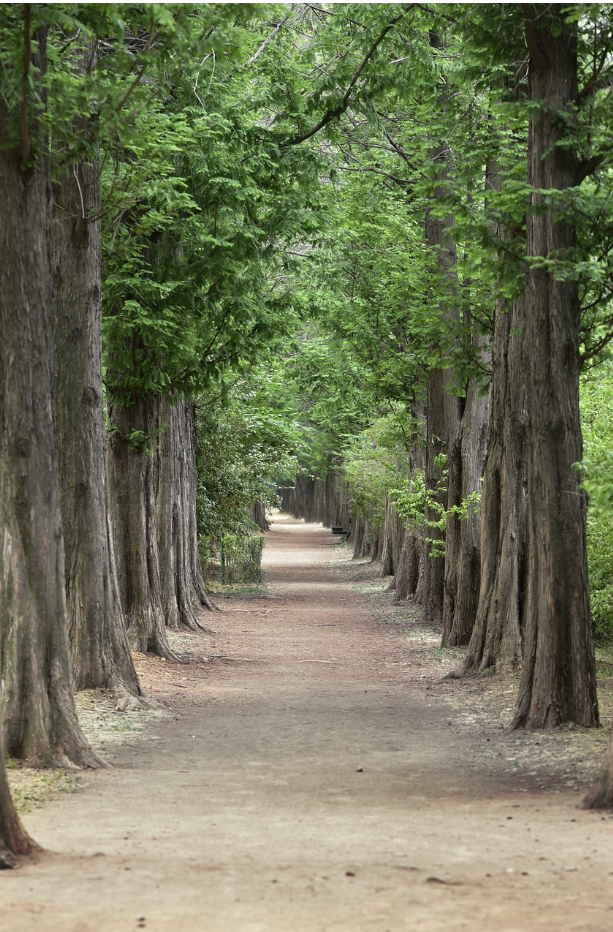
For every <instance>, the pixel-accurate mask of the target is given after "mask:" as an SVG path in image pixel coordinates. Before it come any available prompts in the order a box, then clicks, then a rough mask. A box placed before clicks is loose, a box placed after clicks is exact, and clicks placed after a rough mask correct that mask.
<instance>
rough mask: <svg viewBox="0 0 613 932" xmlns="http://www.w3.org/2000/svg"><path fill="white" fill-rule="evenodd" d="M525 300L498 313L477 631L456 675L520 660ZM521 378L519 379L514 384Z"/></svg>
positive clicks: (524, 553) (499, 308)
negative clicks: (522, 375)
mask: <svg viewBox="0 0 613 932" xmlns="http://www.w3.org/2000/svg"><path fill="white" fill-rule="evenodd" d="M524 307H525V306H524V302H523V299H520V300H518V301H516V302H513V303H512V304H511V305H510V307H509V308H508V309H506V308H505V307H504V306H503V305H502V303H499V304H498V305H497V307H496V313H495V318H494V337H493V343H492V415H491V419H490V428H489V434H488V449H487V458H486V462H485V468H484V480H483V497H482V500H481V553H482V563H481V577H480V586H479V602H478V606H477V616H476V621H475V626H474V628H473V631H472V635H471V639H470V643H469V646H468V651H467V654H466V658H465V660H464V663H463V665H462V667H461V668H460V670H459V671H458V674H459V675H461V674H463V673H470V672H476V671H478V670H485V669H487V668H489V667H492V666H494V667H495V668H496V669H497V670H501V669H505V668H512V667H515V666H517V665H518V664H519V662H520V661H521V657H522V632H523V630H524V620H525V598H524V585H525V578H526V559H527V498H526V484H527V461H526V444H527V429H528V428H527V411H526V397H525V395H526V381H525V379H523V378H522V377H521V373H522V371H523V356H522V349H523V339H524V336H523V327H524V321H525V310H524ZM518 376H519V377H518Z"/></svg>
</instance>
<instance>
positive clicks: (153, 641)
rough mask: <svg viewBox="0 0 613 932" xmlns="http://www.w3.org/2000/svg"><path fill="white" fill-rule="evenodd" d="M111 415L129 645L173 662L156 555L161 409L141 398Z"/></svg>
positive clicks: (114, 515)
mask: <svg viewBox="0 0 613 932" xmlns="http://www.w3.org/2000/svg"><path fill="white" fill-rule="evenodd" d="M109 414H110V420H111V430H112V432H111V438H110V444H109V479H110V490H111V495H110V500H111V520H112V527H113V538H114V541H115V553H116V562H117V570H118V581H119V592H120V596H121V602H122V605H123V608H124V611H125V613H126V623H127V633H128V640H129V642H130V643H131V645H132V646H133V648H134V649H136V650H138V651H142V652H148V651H149V652H151V653H153V654H159V655H160V656H161V657H166V658H167V659H173V657H174V655H173V653H172V651H171V649H170V646H169V644H168V638H167V635H166V627H165V623H164V622H165V618H164V608H163V605H162V591H161V580H160V561H159V552H158V521H157V496H156V493H157V474H156V473H157V469H156V456H155V452H154V449H153V447H154V446H155V445H157V442H158V440H157V436H158V432H159V430H160V428H161V422H160V410H159V405H158V404H157V399H156V398H151V399H137V400H136V401H135V402H134V404H132V405H130V406H128V407H119V406H117V405H114V406H112V407H111V409H110V412H109ZM134 432H138V433H137V435H135V434H134ZM135 436H136V438H140V440H138V439H134V438H135ZM131 437H132V439H130V438H131ZM142 438H145V439H144V440H143V439H142Z"/></svg>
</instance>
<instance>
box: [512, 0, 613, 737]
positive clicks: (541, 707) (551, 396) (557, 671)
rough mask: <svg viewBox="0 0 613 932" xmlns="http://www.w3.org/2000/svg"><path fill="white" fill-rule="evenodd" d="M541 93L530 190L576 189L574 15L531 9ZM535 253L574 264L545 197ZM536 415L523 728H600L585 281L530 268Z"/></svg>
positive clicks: (564, 230)
mask: <svg viewBox="0 0 613 932" xmlns="http://www.w3.org/2000/svg"><path fill="white" fill-rule="evenodd" d="M527 10H528V12H527V14H526V16H527V20H526V38H527V43H528V48H529V51H530V71H529V93H530V98H531V100H533V101H539V102H542V103H541V104H540V106H539V107H538V109H536V110H532V117H531V120H530V156H529V181H530V183H531V184H532V185H534V186H535V187H536V188H541V189H542V188H545V189H549V190H551V189H566V188H569V187H571V186H572V185H573V184H574V179H575V174H576V169H577V159H576V155H575V152H574V149H573V146H572V144H570V145H563V146H560V145H558V143H559V142H560V140H562V139H563V137H564V134H565V127H566V125H567V123H566V122H565V121H564V120H562V119H560V116H559V114H560V112H562V111H566V112H567V114H569V116H568V119H570V118H571V117H570V114H571V113H572V105H573V103H574V102H575V100H576V97H577V61H576V38H575V36H574V35H573V33H572V32H571V31H570V30H569V29H568V28H567V26H566V25H565V23H564V22H563V16H562V7H560V6H551V7H549V8H548V10H547V13H546V15H545V16H543V15H541V12H542V11H541V8H540V7H528V8H527ZM532 199H533V204H532V209H530V210H529V212H528V218H527V229H526V233H527V244H526V248H527V256H528V257H532V256H543V257H544V256H550V255H558V256H559V255H562V256H563V255H565V254H566V253H567V252H568V251H569V250H572V249H573V247H574V246H575V241H576V237H575V232H574V230H573V228H572V226H570V224H569V223H567V222H566V221H565V220H564V219H563V217H561V216H560V213H559V210H557V209H556V205H555V204H551V205H549V209H543V208H544V206H545V205H544V197H543V196H542V195H540V194H536V193H535V194H533V196H532ZM525 300H526V329H525V339H524V360H525V369H524V371H523V372H522V373H517V374H516V377H519V378H525V379H526V383H527V384H526V403H527V410H528V424H529V434H528V438H529V442H528V528H529V544H528V578H527V586H526V602H527V605H526V636H525V647H524V661H523V668H522V677H521V683H520V690H519V696H518V701H517V708H516V711H515V715H514V719H513V726H514V727H521V726H524V727H530V728H544V727H551V726H554V725H559V724H560V723H561V722H565V721H573V722H577V723H578V724H581V725H595V724H597V723H598V707H597V700H596V676H595V663H594V652H593V645H592V628H591V623H590V607H589V594H588V576H587V557H586V540H585V539H586V531H585V520H586V496H585V493H584V492H583V490H582V489H581V486H580V483H579V478H578V475H577V472H576V471H575V469H574V468H573V464H574V463H577V462H578V461H580V460H581V458H582V441H581V427H580V422H579V301H578V293H577V284H576V282H574V281H568V280H563V281H558V280H556V277H555V276H554V274H553V273H552V272H551V271H548V270H547V269H545V268H537V267H535V266H534V265H533V264H531V263H530V262H528V265H527V270H526V279H525Z"/></svg>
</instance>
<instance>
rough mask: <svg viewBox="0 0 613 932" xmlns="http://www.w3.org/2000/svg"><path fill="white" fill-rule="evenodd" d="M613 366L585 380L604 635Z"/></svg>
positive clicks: (586, 466) (612, 500) (608, 609)
mask: <svg viewBox="0 0 613 932" xmlns="http://www.w3.org/2000/svg"><path fill="white" fill-rule="evenodd" d="M612 398H613V365H612V364H611V362H610V361H608V362H605V363H603V364H601V365H600V366H598V367H596V368H595V369H594V370H592V371H591V372H590V373H588V374H587V375H586V376H584V378H583V380H582V384H581V416H582V429H583V439H584V460H583V463H582V464H581V466H582V471H583V472H584V475H585V478H584V486H585V488H586V490H587V492H588V494H589V508H588V517H587V548H588V562H589V571H590V601H591V607H592V618H593V621H594V629H595V632H596V635H597V636H598V637H599V639H600V640H611V639H612V638H613V479H612V476H613V412H612V408H611V399H612Z"/></svg>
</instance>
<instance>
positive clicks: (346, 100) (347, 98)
mask: <svg viewBox="0 0 613 932" xmlns="http://www.w3.org/2000/svg"><path fill="white" fill-rule="evenodd" d="M413 6H414V4H411V6H409V7H407V8H406V9H405V10H404V11H403V12H402V13H400V14H399V15H398V16H395V17H394V19H393V20H392V21H391V22H390V23H388V24H387V26H386V27H385V29H383V31H382V32H381V33H379V35H378V36H377V38H376V39H375V41H374V42H373V44H372V45H371V47H370V48H369V50H368V52H367V53H366V55H365V56H364V58H363V59H362V62H361V64H360V67H359V68H358V70H357V71H356V73H355V74H354V76H353V78H352V79H351V81H350V82H349V87H348V88H347V90H346V91H345V95H344V97H343V99H342V101H341V102H340V104H339V105H338V107H334V109H333V110H328V112H327V113H325V114H324V116H323V117H322V118H321V120H320V121H319V123H318V124H317V125H316V126H313V127H312V128H311V129H309V130H307V131H306V133H302V134H301V135H300V136H294V138H293V139H288V140H287V142H284V143H283V145H282V147H283V148H284V149H285V148H287V147H288V146H297V145H298V144H299V143H301V142H305V140H307V139H310V138H311V136H314V135H315V134H316V133H318V132H319V131H320V129H323V128H324V126H327V125H328V123H331V122H332V120H334V119H336V117H339V116H341V115H342V114H343V113H344V112H345V110H346V109H347V107H348V106H349V104H350V102H351V92H352V90H353V89H354V87H355V85H356V84H357V82H358V80H359V78H360V75H361V74H362V72H363V71H364V68H365V67H366V65H367V64H368V62H369V61H370V59H371V58H372V56H373V55H374V53H375V51H376V50H377V48H378V47H379V45H380V44H381V42H383V40H384V38H385V37H386V35H387V34H388V32H389V31H390V29H392V28H393V27H394V26H395V25H396V23H397V22H399V21H400V20H401V19H402V17H403V16H404V15H405V13H408V12H409V11H410V10H411V9H412V8H413Z"/></svg>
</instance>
